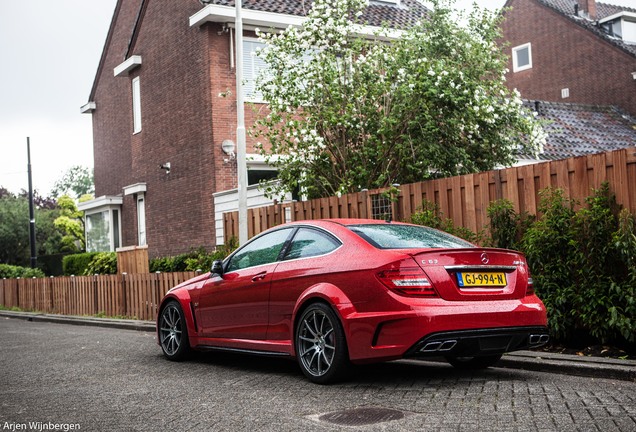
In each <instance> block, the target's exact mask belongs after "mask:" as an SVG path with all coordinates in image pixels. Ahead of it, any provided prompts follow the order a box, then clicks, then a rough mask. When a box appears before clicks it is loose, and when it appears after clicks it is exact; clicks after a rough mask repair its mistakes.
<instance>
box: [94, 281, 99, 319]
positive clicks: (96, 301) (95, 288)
mask: <svg viewBox="0 0 636 432" xmlns="http://www.w3.org/2000/svg"><path fill="white" fill-rule="evenodd" d="M93 313H94V314H95V315H97V314H99V298H98V293H97V275H96V274H95V275H93Z"/></svg>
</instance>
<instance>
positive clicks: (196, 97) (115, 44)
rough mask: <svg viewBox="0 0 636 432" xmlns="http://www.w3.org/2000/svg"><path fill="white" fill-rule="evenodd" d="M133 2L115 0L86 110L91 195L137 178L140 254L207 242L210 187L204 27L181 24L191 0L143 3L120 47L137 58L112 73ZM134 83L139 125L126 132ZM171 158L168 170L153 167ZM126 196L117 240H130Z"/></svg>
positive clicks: (131, 212) (133, 234)
mask: <svg viewBox="0 0 636 432" xmlns="http://www.w3.org/2000/svg"><path fill="white" fill-rule="evenodd" d="M138 8H139V1H135V0H124V1H123V2H122V11H121V13H120V14H119V15H118V17H117V21H116V29H115V31H114V33H113V34H114V37H113V40H112V41H111V43H110V45H109V46H108V54H107V61H105V63H104V68H103V71H102V73H101V75H100V78H99V82H98V86H97V92H96V95H95V102H96V104H97V110H96V111H95V113H94V114H93V116H94V141H95V145H94V149H95V182H96V195H97V196H100V195H104V194H109V195H118V194H121V193H122V192H123V191H122V188H123V187H124V186H127V185H130V184H134V183H137V182H145V183H146V184H147V192H146V195H145V205H146V230H147V234H146V236H147V243H148V246H149V254H150V256H164V255H171V254H177V253H181V252H184V251H187V250H189V249H190V248H192V247H197V246H205V247H207V248H208V249H211V248H212V247H213V246H214V209H213V199H212V193H213V192H215V190H216V189H215V179H214V166H215V165H214V159H215V158H214V151H213V148H212V147H213V146H212V144H213V143H212V119H211V112H210V96H209V95H210V81H209V79H208V74H207V70H208V67H209V58H208V51H207V45H208V28H207V27H204V28H191V27H190V26H189V25H188V18H189V17H190V16H191V15H192V14H194V13H195V12H196V11H198V10H199V9H200V8H201V5H200V3H199V2H198V1H196V0H179V1H170V2H154V1H149V2H147V9H146V11H145V14H144V16H143V21H142V22H141V27H140V31H139V33H138V37H137V38H136V41H135V44H134V46H133V47H132V49H131V51H130V53H129V55H140V56H141V57H142V62H143V64H142V65H141V66H140V67H138V68H136V69H134V70H133V71H131V72H130V75H129V76H118V77H113V72H112V71H113V68H114V67H115V66H116V65H118V64H119V63H121V62H122V61H123V60H124V57H123V56H124V53H125V50H126V49H127V47H128V41H129V40H130V38H131V35H132V28H133V25H134V20H135V18H136V16H137V11H138ZM136 76H139V77H140V82H141V112H142V130H141V132H140V133H138V134H135V135H133V134H132V113H131V106H132V101H131V80H132V78H134V77H136ZM165 162H170V163H171V172H170V174H166V172H165V171H164V170H162V169H160V168H159V165H160V164H162V163H165ZM135 207H136V206H135V200H134V197H126V198H125V200H124V205H123V207H122V237H123V238H122V243H123V245H124V246H129V245H136V244H137V223H136V217H137V216H136V208H135Z"/></svg>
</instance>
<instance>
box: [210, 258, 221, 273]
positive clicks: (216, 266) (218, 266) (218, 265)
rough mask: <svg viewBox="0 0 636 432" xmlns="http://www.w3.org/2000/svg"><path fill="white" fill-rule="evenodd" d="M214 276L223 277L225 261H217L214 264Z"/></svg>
mask: <svg viewBox="0 0 636 432" xmlns="http://www.w3.org/2000/svg"><path fill="white" fill-rule="evenodd" d="M212 275H218V276H223V261H221V260H216V261H214V262H213V263H212Z"/></svg>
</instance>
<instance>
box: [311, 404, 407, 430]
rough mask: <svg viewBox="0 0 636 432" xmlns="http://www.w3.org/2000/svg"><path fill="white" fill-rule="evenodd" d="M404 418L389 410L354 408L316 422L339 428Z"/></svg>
mask: <svg viewBox="0 0 636 432" xmlns="http://www.w3.org/2000/svg"><path fill="white" fill-rule="evenodd" d="M403 418H404V413H403V412H402V411H399V410H394V409H389V408H354V409H349V410H342V411H334V412H331V413H327V414H323V415H321V416H319V417H318V421H321V422H326V423H331V424H336V425H341V426H364V425H370V424H376V423H384V422H389V421H393V420H400V419H403Z"/></svg>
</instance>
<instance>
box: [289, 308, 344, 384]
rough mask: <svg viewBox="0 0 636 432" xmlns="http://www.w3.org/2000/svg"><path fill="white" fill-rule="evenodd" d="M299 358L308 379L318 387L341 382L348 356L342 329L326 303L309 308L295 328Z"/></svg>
mask: <svg viewBox="0 0 636 432" xmlns="http://www.w3.org/2000/svg"><path fill="white" fill-rule="evenodd" d="M295 346H296V357H297V359H298V364H299V365H300V369H301V370H302V371H303V373H304V374H305V376H306V377H307V378H309V380H310V381H313V382H315V383H318V384H326V383H330V382H334V381H337V380H339V379H342V378H343V377H344V375H345V373H346V371H347V369H348V367H349V354H348V350H347V343H346V340H345V336H344V331H343V330H342V325H341V324H340V321H339V320H338V317H337V316H336V314H335V313H334V311H333V310H332V309H331V308H330V307H329V306H327V305H326V304H323V303H314V304H312V305H310V306H309V307H308V308H307V309H306V310H305V311H304V312H303V314H302V316H301V317H300V319H299V320H298V324H297V325H296V337H295Z"/></svg>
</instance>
